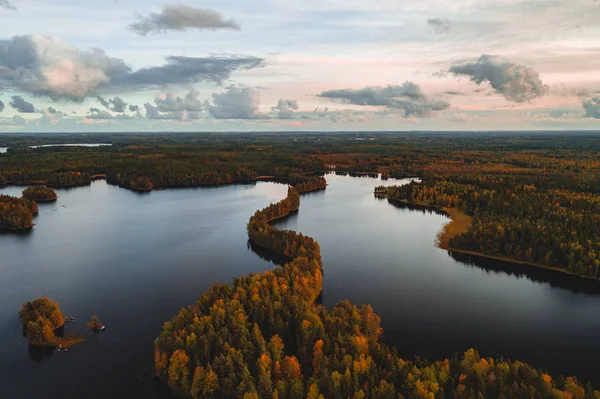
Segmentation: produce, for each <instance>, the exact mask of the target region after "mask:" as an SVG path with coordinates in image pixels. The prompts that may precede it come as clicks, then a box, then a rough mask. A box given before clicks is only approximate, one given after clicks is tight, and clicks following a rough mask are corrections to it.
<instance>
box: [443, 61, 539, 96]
mask: <svg viewBox="0 0 600 399" xmlns="http://www.w3.org/2000/svg"><path fill="white" fill-rule="evenodd" d="M449 72H450V73H452V74H454V75H459V76H461V75H462V76H468V77H470V79H471V81H473V82H475V83H477V84H478V85H479V84H481V83H483V82H489V83H490V85H491V86H492V87H493V88H494V90H496V92H497V93H500V94H502V95H504V97H505V98H506V99H507V100H509V101H514V102H516V103H523V102H529V101H531V100H533V99H534V98H537V97H542V96H544V95H545V94H547V93H548V86H547V85H545V84H544V83H543V82H542V80H541V79H540V75H539V73H538V72H537V71H535V70H533V69H531V68H528V67H526V66H523V65H518V64H513V63H511V62H507V61H502V60H500V59H499V58H498V57H494V56H490V55H485V54H484V55H482V56H481V57H479V59H478V60H477V61H476V62H472V63H465V64H460V65H454V66H452V67H450V69H449Z"/></svg>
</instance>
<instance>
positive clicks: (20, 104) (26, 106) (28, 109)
mask: <svg viewBox="0 0 600 399" xmlns="http://www.w3.org/2000/svg"><path fill="white" fill-rule="evenodd" d="M11 98H12V101H11V102H10V106H11V107H13V108H14V109H16V110H17V111H18V112H22V113H24V114H32V113H34V112H35V107H34V106H33V104H32V103H30V102H27V101H25V99H23V97H21V96H12V97H11Z"/></svg>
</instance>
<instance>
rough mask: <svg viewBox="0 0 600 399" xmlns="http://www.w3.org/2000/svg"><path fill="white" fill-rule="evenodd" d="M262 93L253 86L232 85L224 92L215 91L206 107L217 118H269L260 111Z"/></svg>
mask: <svg viewBox="0 0 600 399" xmlns="http://www.w3.org/2000/svg"><path fill="white" fill-rule="evenodd" d="M259 106H260V93H259V92H258V91H256V90H255V89H253V88H251V87H234V86H232V87H230V88H229V89H227V91H226V92H224V93H213V95H212V102H210V101H206V102H205V107H206V109H207V110H208V112H210V114H211V115H212V116H213V117H214V118H216V119H268V116H267V115H265V114H262V113H260V112H259Z"/></svg>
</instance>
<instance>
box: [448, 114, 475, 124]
mask: <svg viewBox="0 0 600 399" xmlns="http://www.w3.org/2000/svg"><path fill="white" fill-rule="evenodd" d="M446 120H447V121H448V122H458V123H468V122H472V121H473V118H471V117H470V116H469V115H467V114H465V113H464V112H455V113H453V114H450V115H448V116H447V117H446Z"/></svg>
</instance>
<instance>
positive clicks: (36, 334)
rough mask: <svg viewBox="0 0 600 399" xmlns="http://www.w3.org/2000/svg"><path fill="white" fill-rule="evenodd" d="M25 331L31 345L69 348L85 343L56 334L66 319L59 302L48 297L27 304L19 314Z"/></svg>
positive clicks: (76, 338) (80, 339) (77, 338)
mask: <svg viewBox="0 0 600 399" xmlns="http://www.w3.org/2000/svg"><path fill="white" fill-rule="evenodd" d="M19 318H20V319H21V324H23V331H24V334H25V336H26V337H27V339H28V340H29V343H30V344H32V345H36V346H59V347H61V348H68V347H69V346H72V345H75V344H78V343H80V342H83V338H80V337H60V336H58V335H57V334H56V332H57V330H58V329H60V328H61V327H62V326H63V325H64V324H65V320H66V318H65V317H64V316H63V313H62V312H61V311H60V308H59V306H58V303H57V302H52V301H51V300H50V299H49V298H48V297H44V298H38V299H36V300H35V301H33V302H25V303H24V304H23V308H22V309H21V311H20V312H19Z"/></svg>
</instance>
